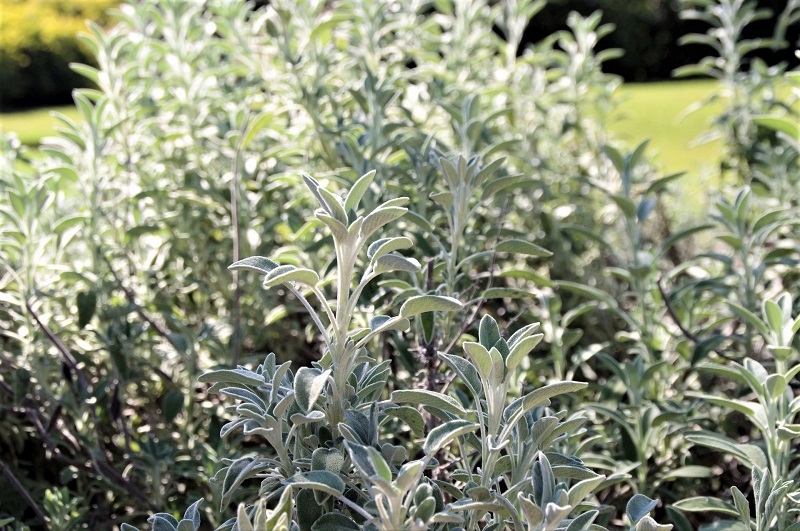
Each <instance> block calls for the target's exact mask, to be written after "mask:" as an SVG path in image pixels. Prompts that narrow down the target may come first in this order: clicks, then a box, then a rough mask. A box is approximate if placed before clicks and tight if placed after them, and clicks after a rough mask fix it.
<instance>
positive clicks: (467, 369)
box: [438, 343, 483, 399]
mask: <svg viewBox="0 0 800 531" xmlns="http://www.w3.org/2000/svg"><path fill="white" fill-rule="evenodd" d="M475 344H477V343H475ZM438 356H439V357H440V358H442V359H443V360H444V362H445V363H446V364H447V365H448V366H449V367H450V368H451V369H453V371H454V372H455V373H456V374H457V375H458V376H459V377H460V378H461V380H462V381H463V382H464V384H465V385H466V386H467V388H468V389H469V390H470V392H472V395H473V396H474V397H475V398H476V399H478V398H480V397H481V396H483V386H482V385H481V379H480V376H479V375H478V371H477V370H476V369H475V366H474V365H473V364H472V363H470V362H469V361H467V360H465V359H464V358H462V357H461V356H454V355H451V354H444V353H442V352H439V353H438Z"/></svg>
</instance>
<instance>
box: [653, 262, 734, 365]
mask: <svg viewBox="0 0 800 531" xmlns="http://www.w3.org/2000/svg"><path fill="white" fill-rule="evenodd" d="M661 280H662V279H661V278H658V279H657V280H656V286H657V287H658V291H659V293H661V300H663V301H664V306H665V307H666V308H667V313H668V314H669V316H670V318H671V319H672V321H673V322H674V323H675V325H676V326H677V327H678V328H679V329H680V331H681V333H682V334H683V335H684V336H686V338H687V339H688V340H689V341H691V342H692V343H694V344H695V345H698V344H700V343H701V342H702V339H700V338H699V337H697V336H696V335H695V334H694V333H692V332H691V331H690V330H689V329H688V328H686V326H684V324H683V323H682V322H681V320H680V317H678V314H677V312H675V308H673V306H672V303H671V302H670V301H669V295H668V294H667V292H666V291H665V290H664V286H662V285H661ZM711 352H714V353H716V354H717V355H718V356H721V357H723V358H725V359H726V360H728V361H733V358H731V357H730V356H728V355H726V354H723V353H722V352H720V351H719V350H717V349H711Z"/></svg>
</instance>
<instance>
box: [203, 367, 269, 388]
mask: <svg viewBox="0 0 800 531" xmlns="http://www.w3.org/2000/svg"><path fill="white" fill-rule="evenodd" d="M197 380H198V381H200V382H203V383H224V384H238V385H252V386H259V385H264V384H265V383H266V382H265V381H264V377H263V376H261V375H260V374H257V373H255V372H253V371H249V370H247V369H243V368H241V367H239V368H236V369H221V370H218V371H211V372H207V373H205V374H201V375H200V377H199V378H198V379H197Z"/></svg>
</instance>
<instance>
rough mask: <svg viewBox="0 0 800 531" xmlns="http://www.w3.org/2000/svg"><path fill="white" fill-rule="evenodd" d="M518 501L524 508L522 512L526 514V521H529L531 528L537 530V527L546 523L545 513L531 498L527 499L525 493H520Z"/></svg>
mask: <svg viewBox="0 0 800 531" xmlns="http://www.w3.org/2000/svg"><path fill="white" fill-rule="evenodd" d="M517 499H518V500H519V505H520V507H521V508H522V512H523V513H524V514H525V519H526V520H527V521H528V526H529V528H530V529H536V526H538V525H539V524H541V523H542V522H543V521H544V513H543V512H542V510H541V509H540V508H539V507H538V506H537V505H536V504H535V503H534V502H533V501H532V500H531V499H530V498H528V497H526V496H525V495H524V494H523V493H521V492H520V493H519V494H518V495H517Z"/></svg>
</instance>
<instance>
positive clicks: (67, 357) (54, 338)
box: [25, 301, 89, 390]
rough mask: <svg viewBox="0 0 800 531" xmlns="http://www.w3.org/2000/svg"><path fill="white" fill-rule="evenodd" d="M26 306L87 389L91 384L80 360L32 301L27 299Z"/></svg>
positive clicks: (82, 387)
mask: <svg viewBox="0 0 800 531" xmlns="http://www.w3.org/2000/svg"><path fill="white" fill-rule="evenodd" d="M25 307H26V308H27V309H28V313H29V314H30V315H31V317H33V320H34V321H36V324H37V325H39V328H41V329H42V331H43V332H44V335H46V336H47V339H48V340H49V341H50V342H51V343H52V344H53V346H55V347H56V350H58V351H59V352H60V353H61V356H62V357H63V358H64V361H65V362H66V364H67V365H68V366H69V368H70V369H71V370H73V371H74V372H75V374H77V375H78V383H79V384H80V386H81V389H83V390H86V389H87V388H88V386H89V382H88V381H87V380H86V376H85V375H84V374H83V371H82V370H81V369H80V368H79V367H78V361H77V360H76V359H75V358H74V357H73V356H72V353H71V352H70V351H69V349H68V348H67V347H66V346H65V345H64V343H62V342H61V340H60V339H59V338H58V336H57V335H55V334H54V333H53V331H52V330H50V328H48V326H47V325H46V324H44V322H43V321H42V320H41V319H40V318H39V314H37V313H36V312H35V311H34V310H33V308H32V307H31V304H30V302H28V301H25Z"/></svg>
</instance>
